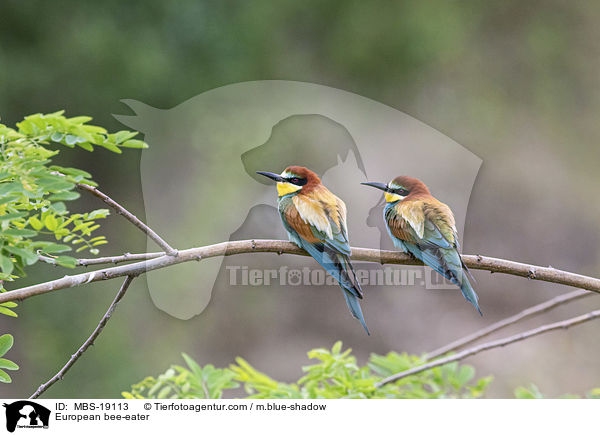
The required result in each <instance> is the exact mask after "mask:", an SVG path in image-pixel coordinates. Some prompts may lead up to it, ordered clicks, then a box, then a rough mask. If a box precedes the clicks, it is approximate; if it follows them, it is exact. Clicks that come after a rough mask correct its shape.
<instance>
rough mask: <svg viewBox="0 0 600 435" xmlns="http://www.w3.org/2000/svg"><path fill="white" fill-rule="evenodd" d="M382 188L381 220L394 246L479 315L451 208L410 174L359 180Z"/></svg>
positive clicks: (475, 296)
mask: <svg viewBox="0 0 600 435" xmlns="http://www.w3.org/2000/svg"><path fill="white" fill-rule="evenodd" d="M361 184H364V185H366V186H371V187H375V188H377V189H380V190H383V192H384V196H385V201H386V203H387V204H386V206H385V208H384V211H383V219H384V221H385V226H386V228H387V231H388V234H389V236H390V238H391V239H392V242H393V243H394V246H396V247H397V248H399V249H400V250H402V251H403V252H405V253H410V254H412V255H414V256H415V257H416V258H418V259H419V260H421V261H422V262H423V263H425V264H426V265H428V266H429V267H431V268H432V269H433V270H435V271H436V272H438V273H440V274H441V275H443V276H444V277H446V278H447V279H449V280H450V281H452V282H453V283H454V284H456V285H457V286H459V287H460V290H461V291H462V294H463V296H464V297H465V299H466V300H467V301H469V302H471V303H472V304H473V306H474V307H475V308H477V311H479V314H482V313H481V310H480V309H479V303H478V299H477V294H476V293H475V290H473V287H472V286H471V283H470V282H469V279H468V277H467V276H466V274H469V276H470V273H469V270H468V269H467V266H465V264H464V263H463V261H462V259H461V257H460V254H459V252H458V249H459V244H458V234H457V231H456V224H455V222H454V215H453V214H452V210H450V207H448V206H447V205H446V204H444V203H443V202H440V201H438V200H437V199H436V198H434V197H433V196H432V195H431V193H430V192H429V189H428V188H427V186H426V185H425V184H424V183H423V182H422V181H420V180H417V179H416V178H412V177H406V176H401V177H396V178H394V179H393V180H392V181H390V182H389V183H388V184H383V183H373V182H368V183H361Z"/></svg>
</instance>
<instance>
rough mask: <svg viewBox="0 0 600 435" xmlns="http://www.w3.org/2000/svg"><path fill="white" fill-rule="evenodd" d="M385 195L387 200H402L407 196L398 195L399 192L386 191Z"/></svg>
mask: <svg viewBox="0 0 600 435" xmlns="http://www.w3.org/2000/svg"><path fill="white" fill-rule="evenodd" d="M384 195H385V201H386V202H396V201H402V200H403V199H404V198H406V197H405V196H402V195H398V194H397V193H389V192H384Z"/></svg>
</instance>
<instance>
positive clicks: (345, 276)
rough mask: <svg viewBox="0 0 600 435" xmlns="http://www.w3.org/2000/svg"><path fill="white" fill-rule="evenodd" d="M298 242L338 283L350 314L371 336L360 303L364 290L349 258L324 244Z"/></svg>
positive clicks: (301, 240) (300, 240)
mask: <svg viewBox="0 0 600 435" xmlns="http://www.w3.org/2000/svg"><path fill="white" fill-rule="evenodd" d="M297 240H298V241H299V242H300V246H301V247H302V248H304V249H305V250H306V251H307V252H308V253H309V254H310V255H311V257H313V258H314V259H315V260H317V262H318V263H319V264H320V265H321V266H322V267H323V268H324V269H325V270H326V271H327V273H329V274H330V275H331V276H332V277H333V278H334V279H335V280H336V281H337V282H338V284H339V285H340V287H341V288H342V293H343V294H344V299H346V305H348V309H349V310H350V313H351V314H352V316H354V317H355V318H356V319H358V320H359V321H360V323H361V324H362V326H363V328H365V331H367V334H368V335H371V333H370V332H369V329H368V328H367V324H366V323H365V318H364V316H363V313H362V310H361V308H360V303H359V302H358V300H359V299H362V290H361V288H360V284H359V283H358V281H357V280H356V275H355V273H354V269H353V268H352V264H351V263H350V260H349V259H348V256H347V255H345V254H341V253H339V252H336V251H334V250H333V249H331V248H328V247H327V246H325V245H324V244H322V243H318V244H314V245H313V244H311V243H308V242H306V241H305V240H303V239H300V238H298V239H297ZM294 241H296V240H294Z"/></svg>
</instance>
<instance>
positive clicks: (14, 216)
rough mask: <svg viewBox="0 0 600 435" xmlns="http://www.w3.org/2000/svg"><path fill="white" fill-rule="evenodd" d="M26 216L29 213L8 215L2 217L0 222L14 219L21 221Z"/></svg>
mask: <svg viewBox="0 0 600 435" xmlns="http://www.w3.org/2000/svg"><path fill="white" fill-rule="evenodd" d="M24 216H27V213H25V212H17V213H7V214H4V215H2V216H0V221H12V220H14V219H19V218H22V217H24Z"/></svg>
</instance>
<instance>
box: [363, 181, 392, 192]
mask: <svg viewBox="0 0 600 435" xmlns="http://www.w3.org/2000/svg"><path fill="white" fill-rule="evenodd" d="M360 184H364V185H365V186H371V187H374V188H375V189H379V190H383V191H384V192H386V191H387V190H388V187H387V184H383V183H375V182H373V181H368V182H366V183H360Z"/></svg>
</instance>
